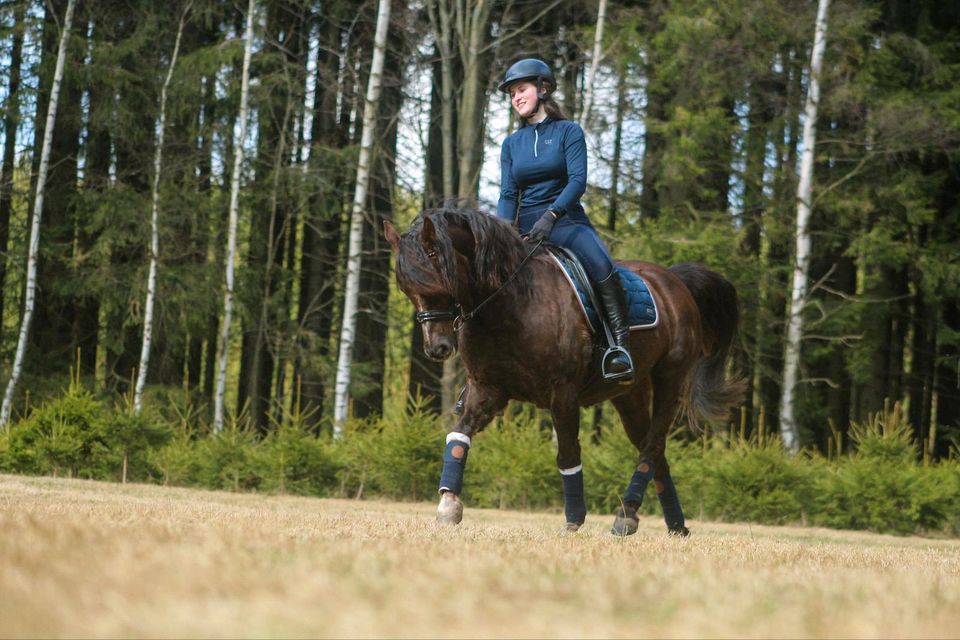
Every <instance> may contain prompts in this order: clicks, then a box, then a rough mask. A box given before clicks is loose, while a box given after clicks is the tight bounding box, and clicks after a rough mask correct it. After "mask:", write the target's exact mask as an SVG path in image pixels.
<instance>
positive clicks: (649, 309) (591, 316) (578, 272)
mask: <svg viewBox="0 0 960 640" xmlns="http://www.w3.org/2000/svg"><path fill="white" fill-rule="evenodd" d="M545 248H546V251H547V253H548V254H549V255H550V257H551V258H553V259H554V260H555V261H556V262H557V264H558V265H559V266H560V267H561V268H562V270H563V274H564V275H565V276H566V279H567V282H568V283H569V284H570V286H571V287H573V290H574V291H575V292H576V294H577V299H578V300H579V301H580V310H581V311H582V312H583V315H584V317H585V318H586V319H587V324H589V325H590V330H591V332H592V333H593V334H594V335H595V336H597V337H599V336H609V335H610V331H609V327H607V326H606V324H607V321H606V318H604V315H603V313H601V312H600V311H599V309H600V305H599V303H598V302H597V295H596V292H594V290H593V284H592V283H591V282H590V278H588V277H587V273H586V271H584V269H583V265H581V264H580V259H579V258H577V256H576V255H575V254H574V253H573V252H572V251H570V250H569V249H566V248H564V247H558V246H556V245H549V246H545ZM614 268H615V269H616V270H617V272H618V273H619V274H620V282H621V283H622V284H623V290H624V292H625V293H626V296H627V315H628V317H629V319H630V330H631V331H634V330H640V329H651V328H653V327H655V326H657V324H658V323H659V322H660V316H659V313H658V311H657V303H656V301H655V300H654V299H653V295H652V294H651V293H650V288H649V287H648V286H647V283H646V282H645V281H644V280H643V278H641V277H640V276H638V275H637V274H635V273H634V272H632V271H630V270H629V269H626V268H625V267H620V266H616V265H615V266H614ZM608 342H609V337H608Z"/></svg>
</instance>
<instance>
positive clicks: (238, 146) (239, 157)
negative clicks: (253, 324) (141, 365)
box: [213, 0, 256, 433]
mask: <svg viewBox="0 0 960 640" xmlns="http://www.w3.org/2000/svg"><path fill="white" fill-rule="evenodd" d="M255 8H256V2H255V0H250V3H249V5H247V26H246V33H245V35H244V42H243V71H242V72H241V82H240V116H239V117H240V133H239V135H238V136H237V141H236V143H235V144H234V153H233V174H232V175H231V177H230V212H229V217H228V222H227V256H226V267H225V286H224V292H223V324H222V325H221V326H220V344H219V347H218V358H217V389H216V393H215V394H214V404H213V431H214V433H219V432H220V431H221V430H222V429H223V397H224V395H225V393H226V388H227V349H228V348H229V346H230V316H231V313H232V312H233V270H234V263H235V262H236V255H237V209H238V207H239V202H240V170H241V168H242V166H243V142H244V140H245V139H246V137H247V110H248V104H249V94H250V56H251V51H252V50H253V12H254V9H255Z"/></svg>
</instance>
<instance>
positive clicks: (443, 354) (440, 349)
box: [427, 344, 453, 360]
mask: <svg viewBox="0 0 960 640" xmlns="http://www.w3.org/2000/svg"><path fill="white" fill-rule="evenodd" d="M451 353H453V349H452V348H451V347H450V346H449V345H446V344H438V345H435V346H433V347H431V348H430V349H427V355H428V356H430V357H431V358H433V359H434V360H446V359H447V358H448V357H449V356H450V354H451Z"/></svg>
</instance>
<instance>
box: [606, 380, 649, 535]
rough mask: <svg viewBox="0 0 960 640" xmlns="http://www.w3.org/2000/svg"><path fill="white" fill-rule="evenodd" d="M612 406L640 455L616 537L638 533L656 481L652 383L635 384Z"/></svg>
mask: <svg viewBox="0 0 960 640" xmlns="http://www.w3.org/2000/svg"><path fill="white" fill-rule="evenodd" d="M613 406H614V407H616V409H617V413H619V414H620V420H621V421H622V422H623V428H624V430H625V431H626V432H627V437H628V438H630V442H632V443H633V446H634V447H636V448H637V451H639V452H640V461H639V464H638V465H637V467H636V469H634V472H633V476H632V477H631V478H630V483H629V484H628V485H627V490H626V491H625V492H624V495H623V501H622V504H621V505H620V508H619V509H617V515H616V517H615V518H614V521H613V528H612V529H611V532H612V533H613V534H615V535H620V536H628V535H631V534H634V533H636V532H637V528H638V527H639V525H640V519H639V518H638V517H637V511H638V510H639V509H640V505H641V504H643V496H644V494H645V493H646V491H647V485H648V484H649V483H650V480H651V479H652V478H653V463H652V462H651V460H650V458H649V454H648V452H647V447H648V440H649V437H648V436H649V433H650V379H649V378H647V379H646V380H643V381H641V382H639V383H638V384H636V385H635V387H634V390H633V391H631V392H630V393H627V394H624V395H622V396H618V397H616V398H614V399H613Z"/></svg>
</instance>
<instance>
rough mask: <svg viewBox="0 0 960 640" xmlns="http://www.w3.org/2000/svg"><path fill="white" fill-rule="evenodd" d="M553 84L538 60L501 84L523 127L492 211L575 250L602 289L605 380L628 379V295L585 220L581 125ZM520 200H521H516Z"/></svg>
mask: <svg viewBox="0 0 960 640" xmlns="http://www.w3.org/2000/svg"><path fill="white" fill-rule="evenodd" d="M556 86H557V82H556V79H555V78H554V75H553V71H551V70H550V67H549V66H547V64H546V63H545V62H543V61H542V60H538V59H536V58H526V59H524V60H520V61H519V62H516V63H514V64H513V65H512V66H511V67H510V68H509V69H507V72H506V74H504V77H503V82H501V83H500V85H499V89H500V91H503V92H504V93H509V94H510V102H511V104H512V105H513V108H514V110H515V111H516V112H517V115H518V116H519V117H520V128H519V129H518V130H517V131H515V132H514V133H512V134H511V135H509V136H507V138H506V139H505V140H504V141H503V147H502V149H501V152H500V201H499V203H498V205H497V215H498V216H499V217H501V218H505V219H507V220H510V221H511V222H513V221H514V220H516V222H517V224H518V226H519V228H520V233H521V235H523V237H524V238H525V239H527V240H528V241H529V242H532V243H537V242H540V241H544V240H548V241H549V242H550V243H551V244H555V245H559V246H562V247H566V248H567V249H570V250H571V251H573V253H574V254H576V256H577V257H578V258H579V259H580V262H581V263H582V264H583V266H584V269H585V270H586V272H587V275H588V276H589V277H590V279H591V280H592V281H593V284H594V287H595V288H596V290H597V292H598V293H599V294H600V295H599V297H600V302H601V305H602V306H603V311H604V313H605V314H606V317H607V321H608V323H609V325H610V330H611V331H612V333H613V338H614V341H615V343H616V346H617V347H619V348H617V349H610V350H608V351H607V353H606V354H604V367H603V368H604V371H605V372H606V373H607V378H608V379H616V380H621V381H629V380H630V379H632V378H633V362H632V360H631V359H630V325H629V319H628V316H627V308H626V296H625V295H624V292H623V287H622V286H621V284H620V275H619V274H618V273H617V270H616V269H614V268H613V262H612V261H611V259H610V254H609V253H608V252H607V248H606V246H605V245H604V243H603V241H602V240H601V239H600V236H598V235H597V232H596V230H595V229H594V228H593V226H592V225H591V224H590V220H589V219H587V215H586V212H585V211H584V210H583V205H581V204H580V196H582V195H583V192H584V191H585V190H586V187H587V146H586V141H585V140H584V136H583V129H581V128H580V125H578V124H577V123H576V122H573V121H570V120H567V119H566V118H565V117H564V115H563V112H562V111H561V110H560V105H558V104H557V103H556V101H555V100H554V99H553V98H552V97H551V94H552V93H553V91H554V89H556ZM518 200H519V202H518Z"/></svg>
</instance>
